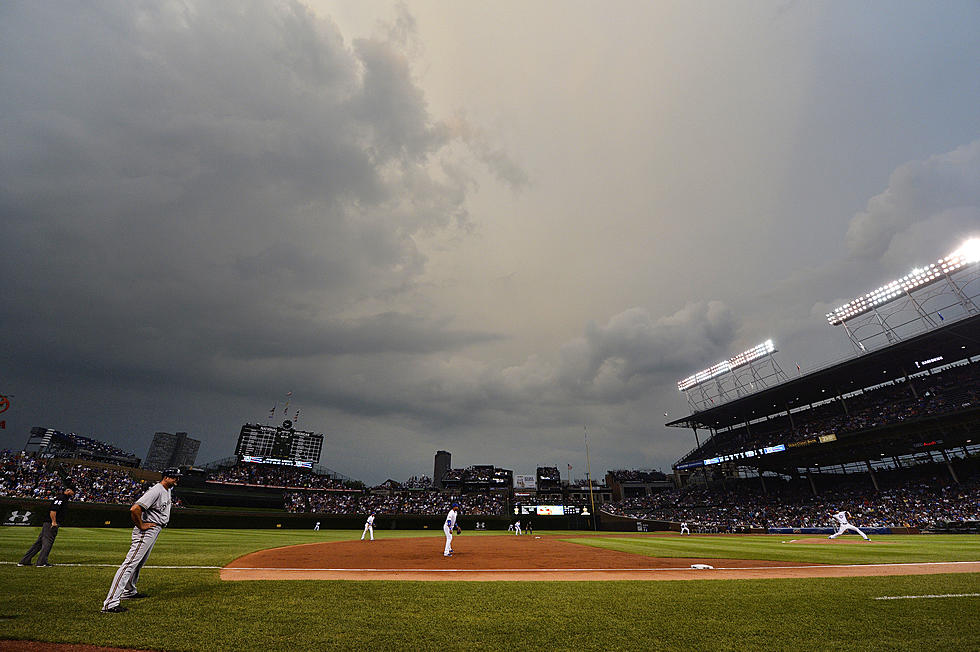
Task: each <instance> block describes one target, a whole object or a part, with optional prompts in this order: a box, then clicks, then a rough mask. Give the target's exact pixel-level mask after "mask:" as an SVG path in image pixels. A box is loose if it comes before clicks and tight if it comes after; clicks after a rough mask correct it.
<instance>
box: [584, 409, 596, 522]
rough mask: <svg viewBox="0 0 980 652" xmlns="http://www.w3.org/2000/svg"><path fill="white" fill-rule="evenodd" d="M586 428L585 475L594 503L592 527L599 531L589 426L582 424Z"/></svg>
mask: <svg viewBox="0 0 980 652" xmlns="http://www.w3.org/2000/svg"><path fill="white" fill-rule="evenodd" d="M582 429H583V430H585V477H586V479H588V481H589V502H590V503H591V504H592V529H593V530H596V531H598V529H599V525H598V524H597V523H596V513H595V496H593V495H592V463H591V462H590V461H589V428H588V427H587V426H582Z"/></svg>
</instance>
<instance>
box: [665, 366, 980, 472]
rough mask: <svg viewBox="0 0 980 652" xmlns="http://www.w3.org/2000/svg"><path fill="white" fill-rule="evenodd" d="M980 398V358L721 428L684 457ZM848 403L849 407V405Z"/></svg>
mask: <svg viewBox="0 0 980 652" xmlns="http://www.w3.org/2000/svg"><path fill="white" fill-rule="evenodd" d="M978 403H980V363H971V364H962V365H958V366H954V367H950V368H947V369H944V370H943V371H940V372H937V373H933V374H921V375H918V376H913V377H912V378H911V379H910V380H909V381H905V380H902V381H900V382H896V383H892V384H888V385H883V386H881V387H877V388H875V389H873V390H870V391H865V392H862V393H858V394H854V395H852V396H846V397H844V399H843V402H842V401H840V400H833V401H830V402H827V403H823V404H821V405H817V406H814V407H813V408H811V409H809V410H804V411H800V412H794V413H793V416H792V419H790V418H789V417H787V416H786V415H780V416H777V417H774V418H771V419H769V420H768V421H760V422H756V423H752V424H749V425H743V426H740V427H738V428H732V429H730V430H724V431H718V432H716V433H715V434H714V436H712V437H711V438H710V439H708V441H706V442H705V443H704V444H703V445H702V446H701V447H700V448H697V449H695V450H694V451H692V452H691V453H689V454H688V455H686V456H685V457H684V459H683V460H682V461H693V460H700V459H709V458H711V457H716V456H720V455H727V454H731V453H737V452H740V451H745V450H751V449H759V448H764V447H766V446H774V445H777V444H790V443H795V442H800V441H803V440H806V439H816V438H819V437H820V436H823V435H830V434H835V435H836V434H841V433H848V432H857V431H861V430H867V429H871V428H876V427H878V426H882V425H887V424H894V423H898V422H902V421H907V420H914V419H918V418H922V417H926V416H934V415H938V414H945V413H949V412H954V411H957V410H962V409H965V408H968V407H971V406H975V405H977V404H978ZM845 406H846V409H845Z"/></svg>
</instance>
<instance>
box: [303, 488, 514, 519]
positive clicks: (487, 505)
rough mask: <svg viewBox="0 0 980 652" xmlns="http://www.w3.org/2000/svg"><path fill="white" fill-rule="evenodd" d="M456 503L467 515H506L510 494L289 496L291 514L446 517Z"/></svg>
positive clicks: (312, 493) (307, 493) (316, 493)
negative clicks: (375, 514)
mask: <svg viewBox="0 0 980 652" xmlns="http://www.w3.org/2000/svg"><path fill="white" fill-rule="evenodd" d="M454 502H458V503H459V505H460V510H461V513H463V514H465V515H467V516H506V515H507V508H508V496H507V494H506V492H488V493H475V494H469V493H463V494H455V493H440V492H437V491H401V492H384V493H358V492H333V491H290V492H287V493H286V494H285V507H286V510H287V511H290V512H298V513H317V514H370V513H371V512H372V511H375V512H377V513H378V514H424V515H432V516H445V514H446V512H448V511H449V508H450V507H451V506H452V504H453V503H454Z"/></svg>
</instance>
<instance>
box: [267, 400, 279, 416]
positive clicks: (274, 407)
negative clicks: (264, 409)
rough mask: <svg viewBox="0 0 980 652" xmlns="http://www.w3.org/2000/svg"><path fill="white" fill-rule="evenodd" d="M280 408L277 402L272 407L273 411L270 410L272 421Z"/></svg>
mask: <svg viewBox="0 0 980 652" xmlns="http://www.w3.org/2000/svg"><path fill="white" fill-rule="evenodd" d="M278 408H279V401H276V404H275V405H273V406H272V409H271V410H269V418H270V419H271V418H272V417H274V416H276V410H277V409H278Z"/></svg>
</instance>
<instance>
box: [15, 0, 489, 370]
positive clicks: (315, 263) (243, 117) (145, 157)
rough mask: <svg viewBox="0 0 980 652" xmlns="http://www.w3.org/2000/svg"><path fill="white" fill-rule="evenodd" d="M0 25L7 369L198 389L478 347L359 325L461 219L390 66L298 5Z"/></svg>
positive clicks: (424, 330)
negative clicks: (224, 380) (375, 356)
mask: <svg viewBox="0 0 980 652" xmlns="http://www.w3.org/2000/svg"><path fill="white" fill-rule="evenodd" d="M2 12H3V19H2V20H0V43H2V44H3V45H2V46H0V48H2V49H0V59H2V60H3V62H4V64H3V66H2V69H0V86H2V87H3V88H4V89H5V91H4V93H3V94H2V95H0V127H2V128H0V151H2V153H0V219H2V221H3V224H4V227H5V235H4V238H3V239H2V241H0V275H2V277H3V278H4V295H5V296H4V302H3V304H2V305H0V324H2V325H3V328H4V331H5V334H6V338H5V340H4V344H3V346H4V347H6V348H7V351H6V352H5V353H6V354H7V357H9V359H11V360H14V361H16V364H18V365H19V366H20V367H21V368H22V369H26V368H30V369H32V370H34V371H35V372H43V371H44V370H46V369H59V368H61V369H63V368H64V367H65V366H75V367H78V368H81V369H85V368H88V369H90V370H91V371H92V372H93V373H105V371H106V370H107V369H119V370H122V369H127V368H134V367H135V368H137V369H142V370H147V371H149V370H155V371H157V372H159V373H161V374H167V375H171V374H172V375H175V376H179V375H180V371H179V370H180V369H184V370H186V373H187V375H188V376H192V375H193V376H195V377H198V379H199V375H200V374H202V373H203V374H205V375H210V376H212V377H216V378H218V377H221V376H223V372H222V371H221V370H222V369H223V368H224V367H225V365H228V364H229V361H231V364H233V365H234V364H235V362H234V361H238V362H239V363H245V362H248V361H250V360H258V361H261V360H263V359H267V358H278V359H283V358H285V359H289V358H296V357H301V356H316V355H325V354H331V353H340V354H349V353H372V352H373V353H377V352H390V351H396V352H407V353H431V352H433V351H438V350H452V349H456V348H459V347H460V346H464V345H466V344H468V343H471V342H475V341H483V340H485V339H487V337H490V336H488V335H485V334H479V333H473V332H456V331H454V330H453V328H452V325H451V323H450V321H449V319H448V318H446V317H436V318H433V317H431V316H420V315H414V314H411V313H409V312H405V311H399V310H391V309H390V308H387V309H382V310H380V311H377V312H376V313H375V314H372V312H371V311H370V310H369V309H364V308H363V307H361V304H362V302H370V301H372V300H373V299H375V298H378V297H385V298H386V297H390V296H392V295H397V294H398V293H400V292H404V291H405V290H406V289H407V288H410V287H411V286H412V283H413V282H414V279H415V278H416V276H417V275H418V274H419V273H420V272H421V270H422V269H423V268H424V264H425V258H424V255H423V254H422V253H421V252H420V251H419V250H418V248H417V247H416V246H415V243H414V240H413V237H414V236H415V235H416V234H418V233H419V232H423V231H430V230H432V229H438V228H441V227H444V226H447V225H456V224H459V223H462V222H465V221H466V220H467V214H466V211H465V208H464V206H463V202H464V200H465V187H466V184H467V183H468V181H467V179H466V178H465V177H464V176H462V175H460V176H456V177H454V176H452V175H445V174H437V173H433V172H432V171H431V168H433V167H438V166H433V165H432V164H433V162H436V163H439V162H440V157H441V156H442V150H443V148H445V147H446V146H447V145H448V144H449V143H450V141H451V138H452V134H451V130H450V129H449V128H447V127H446V126H445V125H442V124H440V123H438V122H437V121H436V120H434V119H433V118H432V117H431V116H430V115H429V114H428V111H427V107H426V103H425V99H424V97H423V94H422V92H421V90H420V89H419V88H418V87H417V86H416V85H415V84H414V82H413V80H412V76H411V72H410V69H409V64H408V61H407V59H406V57H405V56H404V54H403V53H402V52H401V51H399V50H398V49H397V47H395V46H393V45H392V44H390V43H387V42H382V41H376V40H368V39H363V40H358V41H356V42H354V43H353V44H352V45H351V44H347V43H345V42H344V40H343V38H342V37H341V35H340V33H339V32H338V30H337V29H336V27H335V26H334V25H333V24H331V23H330V22H327V21H323V20H317V19H315V18H314V17H313V16H312V15H311V14H310V13H309V12H308V11H307V10H306V9H305V8H304V7H303V6H301V5H300V4H298V3H252V2H247V3H232V4H225V3H211V2H203V3H146V4H144V3H131V2H116V3H112V2H103V3H80V4H73V5H62V4H55V3H24V4H18V5H7V6H5V7H4V8H3V9H2ZM351 315H353V316H351ZM268 371H269V373H272V374H274V373H276V370H275V367H270V368H269V369H268Z"/></svg>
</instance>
